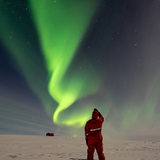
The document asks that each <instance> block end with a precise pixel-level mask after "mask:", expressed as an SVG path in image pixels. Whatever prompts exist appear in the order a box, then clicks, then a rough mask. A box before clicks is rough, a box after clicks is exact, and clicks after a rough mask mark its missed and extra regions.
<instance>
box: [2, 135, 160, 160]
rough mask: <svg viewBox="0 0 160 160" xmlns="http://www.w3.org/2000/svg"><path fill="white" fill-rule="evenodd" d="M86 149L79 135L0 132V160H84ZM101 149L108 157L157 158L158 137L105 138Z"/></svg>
mask: <svg viewBox="0 0 160 160" xmlns="http://www.w3.org/2000/svg"><path fill="white" fill-rule="evenodd" d="M86 151H87V146H86V144H85V140H84V138H80V137H78V138H77V137H76V138H75V137H63V136H54V137H46V136H25V135H0V160H14V159H16V160H29V159H30V160H86V156H87V152H86ZM104 153H105V156H106V159H107V160H160V141H126V140H118V141H117V140H105V139H104ZM95 160H98V158H97V155H96V153H95Z"/></svg>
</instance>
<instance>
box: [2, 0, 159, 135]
mask: <svg viewBox="0 0 160 160" xmlns="http://www.w3.org/2000/svg"><path fill="white" fill-rule="evenodd" d="M12 3H13V4H14V2H12ZM99 4H100V1H99V0H92V3H91V1H90V0H55V1H53V0H28V1H26V4H24V5H26V6H27V7H28V8H27V9H28V10H29V12H27V14H26V11H25V7H24V8H23V7H19V6H18V7H17V8H18V9H17V11H16V12H15V13H14V14H13V13H12V10H11V8H12V6H10V8H8V6H7V3H5V1H3V3H1V10H0V19H1V21H3V23H1V24H0V39H1V41H2V42H3V44H4V46H5V47H6V48H7V50H8V53H9V57H10V58H11V60H12V61H13V65H14V67H15V68H16V69H17V70H18V71H19V72H20V73H21V75H22V76H23V77H24V79H25V81H26V82H27V84H28V86H29V87H30V89H31V90H32V91H33V93H34V94H35V95H36V96H37V97H38V99H39V100H40V101H41V103H42V105H43V106H44V109H45V111H46V112H47V113H48V115H49V116H50V117H53V123H54V124H57V125H60V126H62V127H63V126H67V127H68V126H71V127H73V128H74V127H75V128H81V127H82V126H84V124H85V122H86V121H87V120H88V119H89V118H90V116H91V111H92V109H93V108H94V107H97V106H98V107H99V108H100V110H102V112H103V114H104V116H105V118H106V119H108V115H109V118H110V119H109V120H110V121H109V124H106V126H105V125H104V128H105V129H104V131H106V130H107V131H108V130H109V129H111V128H109V127H113V126H114V127H115V128H116V129H117V130H119V133H120V132H123V133H125V132H128V131H131V132H132V130H134V128H138V129H139V128H141V126H144V128H145V127H146V128H148V126H149V127H150V129H152V127H153V126H154V124H155V125H157V124H158V123H159V120H160V118H159V116H158V115H157V114H158V112H157V111H158V105H159V102H160V101H159V95H160V86H159V80H160V75H159V69H155V67H153V66H154V64H155V63H154V62H156V63H157V62H158V58H155V59H154V58H153V55H155V57H156V56H157V55H159V52H158V54H156V52H155V53H153V52H152V50H153V49H152V50H151V51H150V52H149V49H148V48H147V47H148V46H149V42H146V43H145V40H142V41H141V42H142V43H145V47H146V48H145V49H144V51H143V50H141V51H143V52H145V53H146V52H147V53H148V57H147V55H145V56H146V58H145V60H144V62H143V65H144V66H143V67H142V68H143V69H142V70H140V69H138V67H137V66H131V64H132V60H133V59H134V58H133V59H132V60H131V61H129V60H130V59H129V60H128V61H129V63H130V62H131V63H130V64H128V63H127V64H128V66H129V67H128V66H127V67H128V68H127V67H124V68H125V69H126V68H127V69H128V70H127V69H126V70H125V69H123V72H120V74H119V73H118V71H119V70H118V69H117V70H118V71H117V72H116V76H115V77H114V76H113V75H114V74H110V75H109V73H108V72H107V71H109V69H108V68H107V67H106V66H107V65H106V66H105V67H106V68H104V70H105V71H103V72H100V71H99V70H98V69H97V66H96V65H95V66H93V65H91V64H90V62H91V61H90V59H89V60H88V59H87V60H86V62H85V63H84V64H83V62H82V61H83V60H81V59H79V63H76V62H75V61H74V60H75V59H74V58H75V57H76V55H77V53H78V52H80V51H81V50H80V47H81V44H82V43H83V39H85V35H86V33H87V31H88V29H89V27H90V25H91V23H92V20H93V18H94V16H95V14H96V11H97V7H98V6H99ZM21 14H22V15H25V16H24V17H23V21H20V19H21V16H19V17H18V16H17V15H21ZM17 17H18V18H19V19H18V18H17ZM118 22H119V20H118ZM115 24H116V23H115ZM117 26H118V25H117ZM126 32H127V31H126ZM147 33H149V32H147ZM106 34H109V33H106ZM106 37H107V36H106ZM153 37H154V36H153ZM146 41H147V40H146ZM26 42H28V43H27V45H26ZM103 45H106V44H103ZM97 48H98V47H97ZM98 51H100V49H99V50H98V49H97V50H96V52H97V53H100V52H98ZM86 52H87V51H86ZM118 53H119V55H122V52H120V51H118ZM80 54H81V53H80ZM82 54H85V53H82ZM94 54H95V53H94ZM132 56H133V55H132ZM138 56H139V55H138ZM143 56H144V55H143ZM145 56H144V57H145ZM150 56H151V57H152V58H153V59H151V58H150ZM117 57H118V58H119V57H120V56H117ZM117 57H116V58H117ZM157 57H158V56H157ZM87 58H88V57H87ZM107 58H108V57H107ZM118 58H117V59H118ZM113 59H114V60H113V62H112V63H115V62H116V61H115V58H113ZM124 59H125V58H124ZM92 60H93V59H92ZM151 60H152V62H151ZM122 62H123V63H125V62H124V60H122ZM152 63H154V64H152ZM82 64H83V65H84V66H85V67H84V68H83V69H81V65H82ZM157 64H158V63H157ZM111 66H112V65H111ZM115 66H116V64H113V66H112V67H113V68H114V67H115ZM117 66H118V65H117ZM117 66H116V67H117ZM112 67H110V68H112ZM136 67H137V68H136ZM117 68H118V67H117ZM119 68H120V67H119ZM130 68H134V69H135V70H132V69H130ZM114 69H115V68H114ZM114 69H113V70H114ZM129 69H130V70H129ZM124 70H125V71H126V72H127V73H129V76H130V77H131V78H130V77H129V76H128V77H129V78H128V79H127V78H126V79H125V78H124V77H125V76H126V75H125V71H124ZM101 73H103V74H101ZM123 75H125V76H124V77H123ZM107 76H108V77H107ZM106 77H107V78H108V81H107V82H108V83H109V82H110V83H109V85H108V84H104V82H103V79H105V78H106ZM126 77H127V76H126ZM107 78H106V79H107ZM123 78H124V79H123ZM115 79H116V80H117V81H116V80H115ZM127 80H128V81H127ZM113 81H114V82H113ZM107 82H106V83H107ZM116 82H117V83H116ZM118 82H120V83H121V84H120V86H122V84H123V82H126V84H125V85H126V86H127V87H128V88H127V87H126V88H127V89H126V88H125V87H124V88H123V89H122V90H121V89H120V92H121V93H118V92H117V90H118V89H115V88H116V86H118V84H119V83H118ZM127 84H129V85H127ZM118 87H119V86H118ZM118 87H117V88H118ZM114 89H115V90H114ZM125 89H126V90H125ZM101 91H102V92H101ZM125 92H126V93H125ZM139 92H140V93H139ZM116 93H117V95H118V96H119V97H120V98H121V100H120V102H119V101H118V100H117V99H118V98H119V97H118V96H117V95H116ZM123 93H124V96H123ZM92 96H93V97H92ZM116 96H117V97H118V98H117V97H116ZM95 97H96V98H95ZM97 97H98V98H97ZM124 97H125V98H124ZM19 108H20V107H19ZM156 112H157V113H156ZM114 127H113V128H114ZM108 128H109V129H108ZM142 128H143V127H142ZM115 132H116V131H115ZM111 134H112V133H111Z"/></svg>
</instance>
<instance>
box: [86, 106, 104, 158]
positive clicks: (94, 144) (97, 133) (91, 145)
mask: <svg viewBox="0 0 160 160" xmlns="http://www.w3.org/2000/svg"><path fill="white" fill-rule="evenodd" d="M103 121H104V118H103V116H102V114H101V113H100V112H99V111H98V109H96V108H94V110H93V112H92V119H90V120H88V121H87V123H86V125H85V140H86V144H87V146H88V149H87V160H93V156H94V151H95V149H96V151H97V154H98V158H99V160H105V156H104V153H103V136H102V132H101V131H102V123H103Z"/></svg>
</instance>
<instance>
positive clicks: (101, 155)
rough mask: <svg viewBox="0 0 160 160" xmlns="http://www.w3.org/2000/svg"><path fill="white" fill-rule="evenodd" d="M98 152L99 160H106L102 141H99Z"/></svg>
mask: <svg viewBox="0 0 160 160" xmlns="http://www.w3.org/2000/svg"><path fill="white" fill-rule="evenodd" d="M96 151H97V154H98V158H99V160H105V156H104V153H103V143H102V141H99V142H98V143H97V145H96Z"/></svg>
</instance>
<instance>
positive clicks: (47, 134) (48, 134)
mask: <svg viewBox="0 0 160 160" xmlns="http://www.w3.org/2000/svg"><path fill="white" fill-rule="evenodd" d="M46 136H54V133H50V132H48V133H46Z"/></svg>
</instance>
